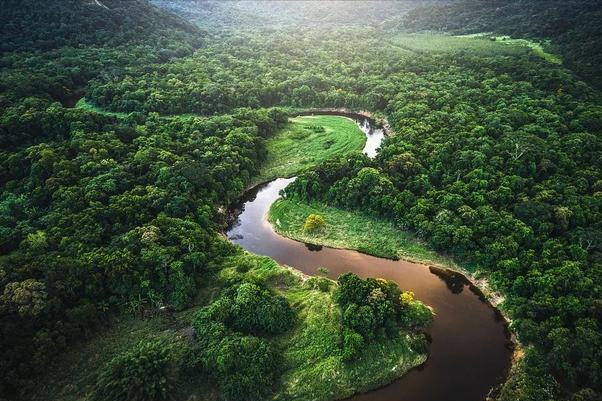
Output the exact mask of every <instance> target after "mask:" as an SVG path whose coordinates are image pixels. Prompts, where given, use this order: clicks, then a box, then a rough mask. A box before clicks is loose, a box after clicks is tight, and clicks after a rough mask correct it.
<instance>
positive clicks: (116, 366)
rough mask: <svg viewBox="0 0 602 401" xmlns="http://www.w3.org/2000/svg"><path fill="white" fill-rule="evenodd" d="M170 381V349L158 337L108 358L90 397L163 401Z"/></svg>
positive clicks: (102, 400) (108, 400)
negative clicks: (108, 360) (109, 359)
mask: <svg viewBox="0 0 602 401" xmlns="http://www.w3.org/2000/svg"><path fill="white" fill-rule="evenodd" d="M173 381H174V366H173V355H172V350H171V348H170V347H169V346H168V345H167V344H166V343H165V341H162V340H146V341H141V342H139V343H138V344H136V345H135V346H133V347H132V349H130V350H128V351H126V352H124V353H122V354H120V355H117V356H116V357H114V358H113V359H111V361H110V362H109V363H108V364H107V366H106V367H105V368H104V369H103V371H102V373H101V374H100V377H99V378H98V380H97V382H96V385H95V388H94V393H93V395H92V399H93V400H97V401H161V400H167V399H169V394H170V391H171V390H172V386H173Z"/></svg>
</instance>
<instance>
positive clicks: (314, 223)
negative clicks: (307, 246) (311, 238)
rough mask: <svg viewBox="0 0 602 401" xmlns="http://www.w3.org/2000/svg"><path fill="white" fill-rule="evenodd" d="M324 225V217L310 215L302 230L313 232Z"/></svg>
mask: <svg viewBox="0 0 602 401" xmlns="http://www.w3.org/2000/svg"><path fill="white" fill-rule="evenodd" d="M325 225H326V221H324V217H322V216H320V215H319V214H310V215H309V216H307V219H306V220H305V224H304V225H303V230H305V231H309V232H313V231H316V230H319V229H321V228H323V227H324V226H325Z"/></svg>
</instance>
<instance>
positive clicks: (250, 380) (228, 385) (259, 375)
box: [214, 336, 280, 401]
mask: <svg viewBox="0 0 602 401" xmlns="http://www.w3.org/2000/svg"><path fill="white" fill-rule="evenodd" d="M216 362H217V363H216V370H217V372H216V373H217V374H216V375H214V376H215V378H216V380H217V382H218V384H219V387H220V389H221V391H222V394H223V395H224V396H225V397H226V398H227V399H228V400H234V401H239V400H240V401H243V400H257V399H260V398H262V397H263V396H264V395H265V394H267V393H269V392H270V390H271V387H272V385H273V383H274V381H275V377H276V374H277V372H278V368H279V366H280V363H279V360H278V356H277V354H276V353H275V352H274V351H273V350H272V347H271V346H270V344H269V343H268V342H267V341H265V340H263V339H261V338H258V337H253V336H229V337H226V338H225V339H223V340H222V341H221V343H220V347H219V351H218V353H217V355H216Z"/></svg>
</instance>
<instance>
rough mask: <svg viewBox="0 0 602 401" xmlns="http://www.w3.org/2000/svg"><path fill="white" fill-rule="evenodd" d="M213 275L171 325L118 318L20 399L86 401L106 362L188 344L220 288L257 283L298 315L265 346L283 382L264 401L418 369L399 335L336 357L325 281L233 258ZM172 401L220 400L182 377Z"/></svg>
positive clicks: (337, 332)
mask: <svg viewBox="0 0 602 401" xmlns="http://www.w3.org/2000/svg"><path fill="white" fill-rule="evenodd" d="M241 259H246V260H247V261H251V263H250V265H252V266H253V267H252V268H251V269H250V270H249V271H248V272H245V273H241V272H238V271H237V270H236V266H237V265H239V264H240V260H241ZM215 270H219V272H218V273H217V276H213V275H212V276H211V279H209V278H207V281H206V282H207V285H206V286H205V287H204V289H203V290H202V291H201V292H200V294H199V297H198V305H199V306H196V307H194V308H190V309H188V310H185V311H183V312H179V313H177V314H176V316H175V319H174V320H172V319H169V318H167V317H155V318H151V319H141V318H139V317H137V316H129V315H124V316H121V317H119V318H115V320H114V322H113V324H111V326H110V327H109V328H105V329H103V330H99V331H98V332H97V333H96V334H95V335H94V337H92V338H91V339H88V340H85V341H82V342H80V343H78V344H75V345H73V346H71V347H70V348H69V349H68V350H67V351H65V352H63V353H62V354H61V355H60V356H58V357H57V358H56V359H55V360H54V362H53V363H52V364H51V365H50V366H48V367H46V370H47V372H48V373H47V374H46V375H44V377H42V378H41V379H39V380H38V381H37V382H36V383H33V384H32V386H30V388H28V392H27V394H25V397H24V399H26V400H35V401H42V400H44V401H45V400H57V401H78V400H84V399H87V398H88V396H89V394H90V393H91V391H92V389H93V386H94V383H95V381H96V378H97V377H98V375H99V373H100V372H101V370H102V368H103V367H104V366H105V365H106V363H107V362H108V361H109V360H111V358H112V357H113V356H115V355H117V354H119V353H121V352H123V351H125V350H127V349H128V348H129V347H131V346H132V345H134V344H135V343H137V342H138V341H140V340H143V339H147V338H156V337H162V338H165V339H166V340H167V341H169V342H171V343H181V346H179V347H178V348H180V349H182V348H183V347H184V346H185V342H186V341H188V340H187V338H186V336H185V332H186V330H187V329H189V328H190V324H191V320H192V316H193V315H194V313H195V312H196V310H198V309H199V308H200V306H201V305H204V304H207V303H210V302H211V301H212V300H213V299H214V298H215V296H216V294H218V290H219V289H220V288H221V287H222V286H223V285H224V283H226V282H228V281H230V280H240V279H245V280H250V281H254V282H261V283H264V284H265V285H267V286H268V287H270V288H272V289H273V290H275V291H277V292H278V293H280V294H282V295H283V296H284V297H286V298H287V299H288V301H289V303H290V304H291V306H292V307H293V309H294V310H295V312H296V315H297V321H296V323H295V326H294V327H293V329H292V330H291V331H290V332H288V333H285V334H283V335H280V336H276V337H273V338H271V341H273V342H274V343H275V345H276V346H277V347H278V349H280V350H281V351H282V353H283V356H284V368H283V373H282V378H281V381H280V383H279V384H278V386H277V387H276V388H275V393H274V394H273V396H271V397H270V399H275V400H278V401H288V400H308V401H309V400H315V401H330V400H334V399H340V398H344V397H347V396H350V395H352V394H354V393H357V392H363V391H367V390H370V389H374V388H376V387H379V386H382V385H384V384H387V383H389V382H391V381H393V380H395V379H396V378H398V377H400V376H401V375H403V374H404V373H405V372H407V371H408V370H409V369H412V368H413V367H415V366H418V365H420V364H422V363H423V362H424V361H425V360H426V358H427V355H426V354H424V353H419V352H417V351H415V350H413V349H412V347H413V344H414V343H415V341H419V340H420V338H421V337H422V335H420V334H413V333H406V332H400V335H399V336H398V337H396V338H394V339H389V340H381V341H380V342H374V343H371V344H369V345H367V346H366V347H365V351H364V352H363V354H362V355H361V356H360V358H358V359H357V360H355V361H352V362H344V361H343V360H342V358H341V357H340V351H341V350H340V347H341V338H342V323H341V312H340V309H339V308H338V306H337V305H336V304H335V303H334V301H333V300H332V292H333V291H334V288H335V286H336V284H335V283H334V282H332V281H330V280H327V279H325V278H320V279H316V278H309V277H307V276H304V275H303V274H301V273H300V272H298V271H296V270H294V269H291V268H287V267H283V266H280V265H278V264H277V263H276V262H275V261H274V260H273V259H271V258H269V257H263V256H255V255H252V254H248V253H244V252H243V251H241V252H239V253H238V254H237V255H235V256H232V257H229V258H227V259H225V260H224V261H222V262H221V263H220V264H219V266H217V268H216V269H215ZM316 280H327V282H328V283H329V288H328V289H327V290H326V291H321V290H319V289H317V286H316ZM171 397H172V398H171V399H173V400H174V401H185V400H191V399H197V400H207V401H213V400H218V399H220V397H219V394H218V393H217V391H216V390H215V388H214V387H212V386H211V385H210V384H209V383H207V382H206V381H205V380H203V378H202V377H200V376H199V377H198V378H192V379H190V378H185V377H180V379H179V380H178V382H177V383H176V385H175V386H174V392H173V394H171Z"/></svg>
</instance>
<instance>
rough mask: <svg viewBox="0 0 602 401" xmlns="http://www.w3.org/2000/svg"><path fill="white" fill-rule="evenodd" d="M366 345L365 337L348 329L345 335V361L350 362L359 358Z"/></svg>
mask: <svg viewBox="0 0 602 401" xmlns="http://www.w3.org/2000/svg"><path fill="white" fill-rule="evenodd" d="M363 345H364V337H363V336H362V335H361V334H359V333H356V332H355V331H353V330H351V329H346V330H345V332H344V334H343V355H342V357H343V360H345V361H350V360H353V359H354V358H355V357H356V356H358V355H359V354H360V353H361V351H362V347H363Z"/></svg>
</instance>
